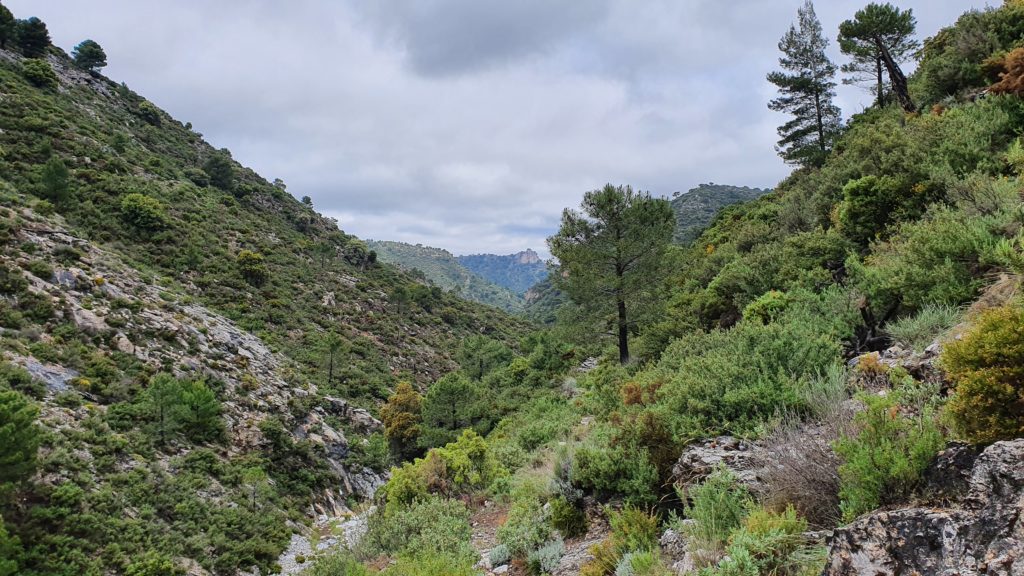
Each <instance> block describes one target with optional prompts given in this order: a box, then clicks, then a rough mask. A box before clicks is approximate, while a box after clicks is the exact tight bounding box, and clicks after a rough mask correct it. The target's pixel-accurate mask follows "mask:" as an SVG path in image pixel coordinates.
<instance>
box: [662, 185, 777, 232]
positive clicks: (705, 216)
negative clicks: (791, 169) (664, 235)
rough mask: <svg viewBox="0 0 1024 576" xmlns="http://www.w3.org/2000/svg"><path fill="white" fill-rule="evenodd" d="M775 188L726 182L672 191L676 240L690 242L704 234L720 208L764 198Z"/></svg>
mask: <svg viewBox="0 0 1024 576" xmlns="http://www.w3.org/2000/svg"><path fill="white" fill-rule="evenodd" d="M770 191H771V190H764V189H761V188H748V187H746V186H727V185H725V184H715V183H708V184H701V185H700V186H697V187H696V188H693V189H691V190H689V191H688V192H685V193H684V192H677V193H676V194H673V195H672V200H671V202H672V211H673V212H675V214H676V229H675V233H674V234H673V236H672V239H673V241H675V242H678V243H680V244H688V243H690V242H692V241H693V240H694V239H696V238H697V237H698V236H700V233H701V232H702V231H703V230H704V229H705V228H707V227H708V226H709V225H710V224H711V222H712V220H714V218H715V215H716V214H718V212H719V211H720V210H722V209H723V208H725V207H727V206H732V205H733V204H739V203H741V202H749V201H751V200H755V199H757V198H760V197H761V196H763V195H765V194H767V193H768V192H770Z"/></svg>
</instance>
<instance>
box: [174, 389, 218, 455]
mask: <svg viewBox="0 0 1024 576" xmlns="http://www.w3.org/2000/svg"><path fill="white" fill-rule="evenodd" d="M180 400H181V409H180V412H179V413H178V420H179V421H180V422H181V424H182V426H183V430H184V432H185V434H186V435H187V436H188V438H189V439H190V440H192V441H193V442H211V441H216V440H220V439H221V438H222V437H223V436H224V423H223V422H222V421H221V418H220V413H221V406H220V401H218V400H217V395H216V394H214V393H213V390H210V388H209V387H208V386H207V385H206V384H205V383H203V382H201V381H198V380H197V381H193V382H186V383H185V384H184V385H183V386H182V389H181V399H180Z"/></svg>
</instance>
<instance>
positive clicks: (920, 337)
mask: <svg viewBox="0 0 1024 576" xmlns="http://www.w3.org/2000/svg"><path fill="white" fill-rule="evenodd" d="M959 319H960V309H959V308H957V307H955V306H949V305H946V304H925V305H924V306H923V307H922V308H921V309H920V310H919V311H918V312H917V313H916V314H914V315H912V316H905V317H903V318H900V319H899V320H896V321H894V322H890V323H889V324H888V325H887V326H886V327H885V330H886V332H888V333H889V335H891V336H892V337H893V338H894V339H895V340H896V341H897V342H899V343H900V344H902V345H903V346H905V347H907V348H910V349H911V350H915V351H918V352H921V351H923V350H924V349H925V348H926V347H928V345H930V344H931V343H932V342H933V341H934V340H935V339H936V338H937V337H939V336H941V335H942V334H944V333H945V332H946V331H948V330H949V329H950V328H952V327H953V326H956V323H957V322H958V321H959Z"/></svg>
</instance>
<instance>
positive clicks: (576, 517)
mask: <svg viewBox="0 0 1024 576" xmlns="http://www.w3.org/2000/svg"><path fill="white" fill-rule="evenodd" d="M550 505H551V525H552V526H554V528H555V530H558V532H559V533H561V534H562V537H564V538H575V537H577V536H582V535H584V534H586V533H587V516H586V514H584V513H583V510H580V509H579V508H577V507H576V506H573V505H572V504H570V503H569V502H567V501H566V500H565V498H562V497H558V498H555V499H554V500H552V501H551V502H550Z"/></svg>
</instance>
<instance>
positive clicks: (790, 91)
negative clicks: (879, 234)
mask: <svg viewBox="0 0 1024 576" xmlns="http://www.w3.org/2000/svg"><path fill="white" fill-rule="evenodd" d="M827 47H828V39H827V38H825V36H824V35H823V34H822V29H821V22H820V21H819V20H818V17H817V15H815V13H814V5H813V4H812V3H811V0H806V1H805V2H804V5H803V6H802V7H801V8H799V9H797V23H796V24H793V25H791V26H790V27H789V31H788V32H786V34H785V36H783V37H782V40H780V41H779V50H781V51H782V57H781V58H779V65H780V66H782V69H783V70H782V71H776V72H772V73H770V74H768V81H769V82H771V83H772V84H775V85H776V86H778V87H779V92H780V94H779V97H778V98H776V99H774V100H772V101H771V102H769V103H768V108H770V109H771V110H774V111H776V112H785V113H788V114H791V115H792V116H793V119H792V120H790V121H789V122H786V123H785V124H783V125H782V126H779V136H781V139H780V140H779V143H778V146H777V147H776V149H777V150H778V151H779V155H780V156H782V158H783V159H784V160H785V161H786V162H789V163H791V164H797V165H800V166H819V165H821V163H822V162H824V160H825V157H826V156H827V155H828V152H829V150H830V149H831V148H832V141H833V140H834V139H835V137H836V134H838V132H839V125H840V112H839V108H838V107H837V106H836V105H835V104H834V103H833V102H832V99H833V98H834V97H835V90H834V89H835V86H836V83H835V81H834V78H835V74H836V66H835V64H833V63H832V62H831V61H830V60H829V59H828V56H827V55H826V54H825V49H826V48H827Z"/></svg>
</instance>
